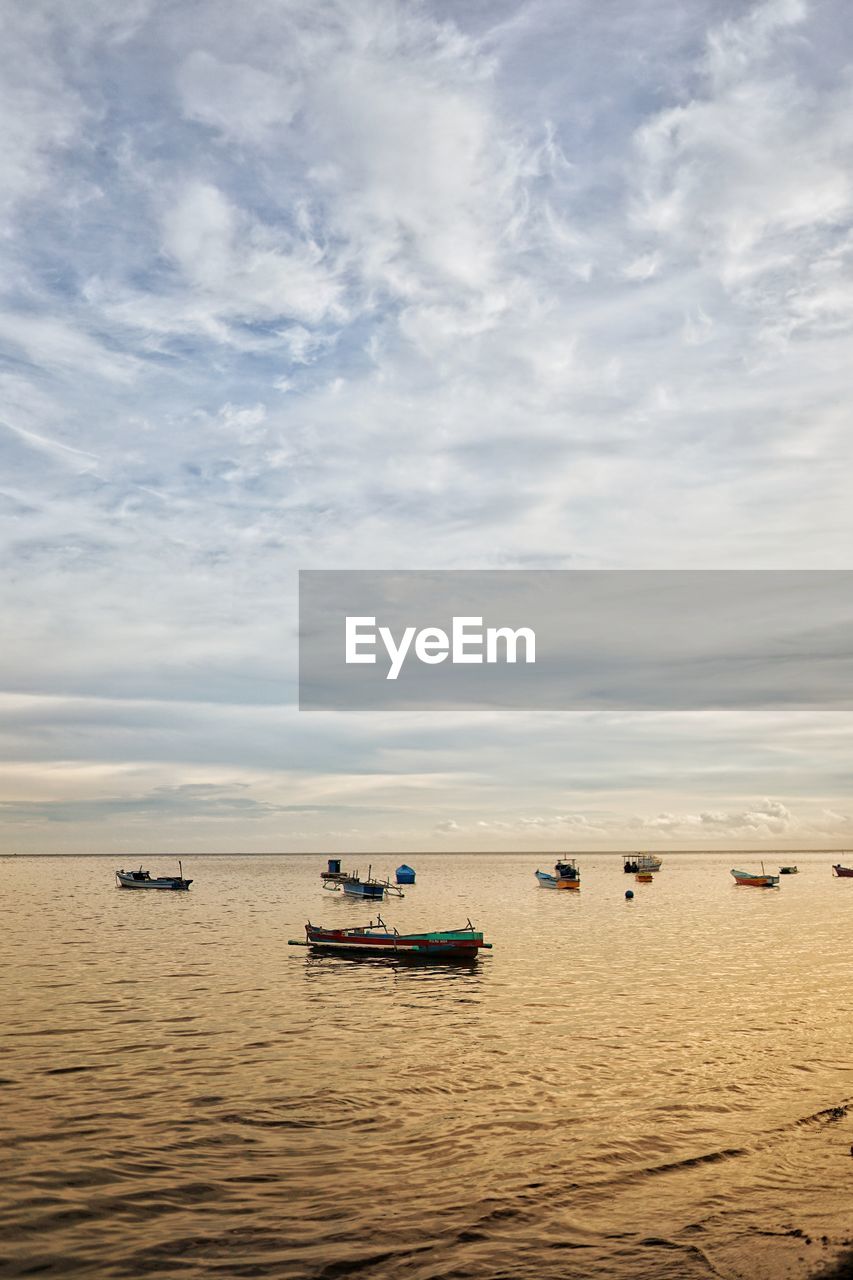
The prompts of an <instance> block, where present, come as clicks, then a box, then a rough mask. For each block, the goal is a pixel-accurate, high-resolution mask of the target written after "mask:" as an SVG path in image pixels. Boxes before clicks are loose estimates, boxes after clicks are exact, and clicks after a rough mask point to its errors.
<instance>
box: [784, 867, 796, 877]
mask: <svg viewBox="0 0 853 1280" xmlns="http://www.w3.org/2000/svg"><path fill="white" fill-rule="evenodd" d="M779 875H780V876H796V875H799V870H798V868H797V867H780V868H779Z"/></svg>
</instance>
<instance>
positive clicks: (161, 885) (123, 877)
mask: <svg viewBox="0 0 853 1280" xmlns="http://www.w3.org/2000/svg"><path fill="white" fill-rule="evenodd" d="M178 872H179V874H178V875H176V876H152V874H151V872H150V871H143V869H142V867H140V868H139V870H138V871H125V870H123V869H122V870H121V871H117V872H116V884H117V885H118V887H119V888H120V889H178V890H184V889H189V887H190V885H191V884H192V880H185V879H184V867H183V863H182V862H181V860H180V859H178Z"/></svg>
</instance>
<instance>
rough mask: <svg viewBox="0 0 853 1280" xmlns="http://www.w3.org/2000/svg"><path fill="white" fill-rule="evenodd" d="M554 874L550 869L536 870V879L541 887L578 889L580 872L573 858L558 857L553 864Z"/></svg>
mask: <svg viewBox="0 0 853 1280" xmlns="http://www.w3.org/2000/svg"><path fill="white" fill-rule="evenodd" d="M554 872H555V874H554V875H551V872H550V871H537V872H536V879H537V880H538V881H539V884H540V886H541V888H543V889H579V888H580V887H581V873H580V871H578V867H577V863H576V862H575V860H574V858H558V859H557V861H556V862H555V864H554Z"/></svg>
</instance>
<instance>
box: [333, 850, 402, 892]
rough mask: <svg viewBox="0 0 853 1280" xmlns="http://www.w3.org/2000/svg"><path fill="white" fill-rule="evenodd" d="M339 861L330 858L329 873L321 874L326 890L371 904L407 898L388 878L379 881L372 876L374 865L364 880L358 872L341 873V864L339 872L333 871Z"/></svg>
mask: <svg viewBox="0 0 853 1280" xmlns="http://www.w3.org/2000/svg"><path fill="white" fill-rule="evenodd" d="M337 861H338V860H337V859H336V858H330V859H329V871H321V872H320V878H321V880H322V881H323V888H324V889H332V890H334V891H335V892H336V893H337V892H341V893H345V894H346V896H347V897H348V898H364V899H367V900H368V901H371V902H376V901H379V902H381V901H382V899H383V898H385V897H389V898H390V897H396V898H402V897H405V895H404V893H403V890H402V889H401V888H399V886H398V885H396V884H392V883H391V881H390V880H389V879H388V878H387V877H386V878H385V879H384V880H378V879H377V878H376V876H372V875H371V874H370V873H371V871H372V870H373V865H372V864H371V865H370V866H369V867H368V868H367V875H366V876H365V877H364V878H362V877H361V876H360V875H359V873H358V872H357V871H341V869H340V864H339V863H338V867H337V870H335V871H333V870H332V865H333V863H336V862H337Z"/></svg>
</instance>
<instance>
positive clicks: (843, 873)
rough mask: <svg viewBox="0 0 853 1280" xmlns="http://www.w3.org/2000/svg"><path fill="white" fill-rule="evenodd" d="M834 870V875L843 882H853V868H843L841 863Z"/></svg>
mask: <svg viewBox="0 0 853 1280" xmlns="http://www.w3.org/2000/svg"><path fill="white" fill-rule="evenodd" d="M832 870H833V874H834V875H837V876H839V877H840V878H841V879H842V880H845V879H848V880H853V867H842V865H841V863H840V862H837V863H836V864H835V866H834V867H833V868H832Z"/></svg>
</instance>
